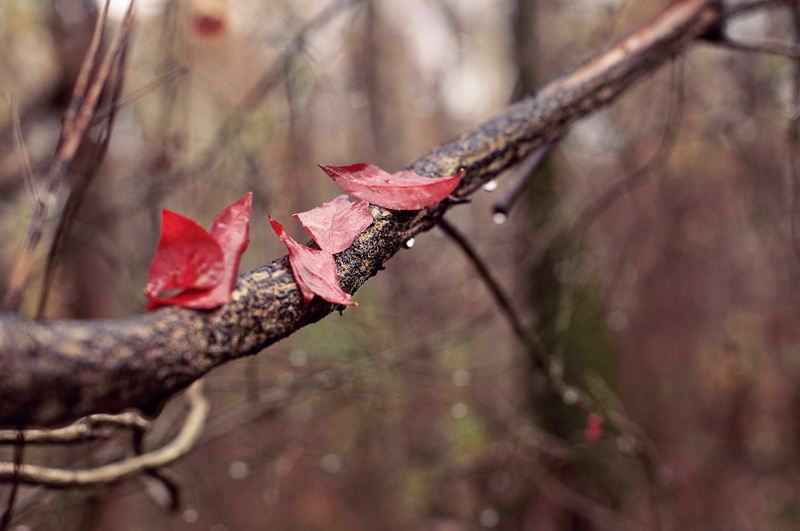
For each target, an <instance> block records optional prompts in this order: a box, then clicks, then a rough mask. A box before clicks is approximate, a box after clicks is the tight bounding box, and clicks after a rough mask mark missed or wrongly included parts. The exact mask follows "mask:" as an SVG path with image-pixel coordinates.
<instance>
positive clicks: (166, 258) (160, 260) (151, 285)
mask: <svg viewBox="0 0 800 531" xmlns="http://www.w3.org/2000/svg"><path fill="white" fill-rule="evenodd" d="M161 219H162V222H161V238H160V239H159V241H158V248H157V250H156V254H155V256H154V257H153V261H152V262H151V263H150V274H149V276H148V279H147V287H146V288H145V293H147V294H148V296H149V295H158V294H159V293H161V292H162V291H167V290H172V289H176V288H211V287H214V286H216V285H217V284H219V283H220V282H222V271H223V267H224V266H223V259H222V248H221V247H220V245H219V243H217V240H215V239H214V238H213V237H212V236H211V235H210V234H209V233H207V232H206V231H205V230H204V229H203V227H201V226H200V225H198V224H197V223H195V222H194V221H192V220H191V219H189V218H186V217H183V216H181V215H180V214H176V213H175V212H172V211H170V210H162V211H161Z"/></svg>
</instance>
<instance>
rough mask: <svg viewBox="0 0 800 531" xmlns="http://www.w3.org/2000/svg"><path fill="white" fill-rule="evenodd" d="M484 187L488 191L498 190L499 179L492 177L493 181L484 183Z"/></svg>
mask: <svg viewBox="0 0 800 531" xmlns="http://www.w3.org/2000/svg"><path fill="white" fill-rule="evenodd" d="M483 189H484V190H486V191H487V192H494V191H495V190H497V179H492V180H491V181H486V182H485V183H483Z"/></svg>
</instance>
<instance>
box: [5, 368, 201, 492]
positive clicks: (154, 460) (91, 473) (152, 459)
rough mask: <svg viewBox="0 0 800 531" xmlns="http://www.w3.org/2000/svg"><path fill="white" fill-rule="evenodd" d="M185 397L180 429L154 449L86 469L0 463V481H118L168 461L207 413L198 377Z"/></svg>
mask: <svg viewBox="0 0 800 531" xmlns="http://www.w3.org/2000/svg"><path fill="white" fill-rule="evenodd" d="M186 398H187V399H188V401H189V406H190V409H189V414H188V415H187V416H186V420H185V421H184V423H183V427H181V431H180V432H179V433H178V435H177V436H176V437H175V439H173V440H172V442H170V443H169V444H167V445H166V446H164V447H162V448H159V449H158V450H153V451H152V452H148V453H144V454H141V455H137V456H135V457H131V458H128V459H125V460H123V461H120V462H117V463H110V464H108V465H105V466H101V467H97V468H92V469H88V470H63V469H58V468H47V467H42V466H36V465H26V464H22V465H20V466H19V470H18V473H17V475H16V476H15V474H14V464H13V463H0V481H2V480H10V479H12V478H14V479H17V478H18V480H19V482H20V483H26V484H31V485H46V486H48V487H56V488H69V487H88V486H92V485H100V484H104V483H111V482H114V481H119V480H120V479H122V478H124V477H125V476H128V475H130V474H133V473H136V472H140V471H143V470H149V469H154V468H158V467H161V466H165V465H168V464H170V463H172V462H174V461H176V460H177V459H180V458H181V457H183V456H184V455H186V454H187V453H188V452H189V450H191V449H192V447H193V446H194V444H195V442H196V441H197V438H198V437H199V436H200V434H201V432H202V431H203V425H204V424H205V421H206V417H207V416H208V409H209V406H208V400H206V398H205V396H203V387H202V381H196V382H195V383H194V384H192V385H191V386H190V387H189V389H188V390H187V391H186Z"/></svg>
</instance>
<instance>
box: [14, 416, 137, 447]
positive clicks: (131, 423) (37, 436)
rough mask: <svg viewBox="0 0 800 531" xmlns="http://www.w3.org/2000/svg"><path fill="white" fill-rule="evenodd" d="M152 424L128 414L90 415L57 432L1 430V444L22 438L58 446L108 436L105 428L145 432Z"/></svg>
mask: <svg viewBox="0 0 800 531" xmlns="http://www.w3.org/2000/svg"><path fill="white" fill-rule="evenodd" d="M149 426H150V422H149V421H148V420H146V419H144V418H142V416H141V415H137V414H136V413H132V412H127V413H120V414H119V415H102V414H98V415H89V416H88V417H85V418H82V419H80V420H78V421H77V422H74V423H72V424H70V425H69V426H65V427H63V428H58V429H55V430H0V444H14V443H15V442H16V441H17V440H18V439H19V437H20V433H21V436H22V440H23V441H24V442H25V444H58V443H71V442H81V441H86V440H91V439H95V438H99V437H105V436H106V435H107V432H106V431H103V428H124V429H130V430H133V431H134V432H144V431H145V430H146V429H147V428H148V427H149Z"/></svg>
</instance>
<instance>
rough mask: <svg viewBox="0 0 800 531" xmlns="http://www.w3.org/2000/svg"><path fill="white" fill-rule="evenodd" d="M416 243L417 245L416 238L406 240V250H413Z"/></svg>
mask: <svg viewBox="0 0 800 531" xmlns="http://www.w3.org/2000/svg"><path fill="white" fill-rule="evenodd" d="M414 243H416V240H415V239H414V238H409V239H407V240H406V243H405V244H404V245H405V246H406V249H411V248H412V247H414Z"/></svg>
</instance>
